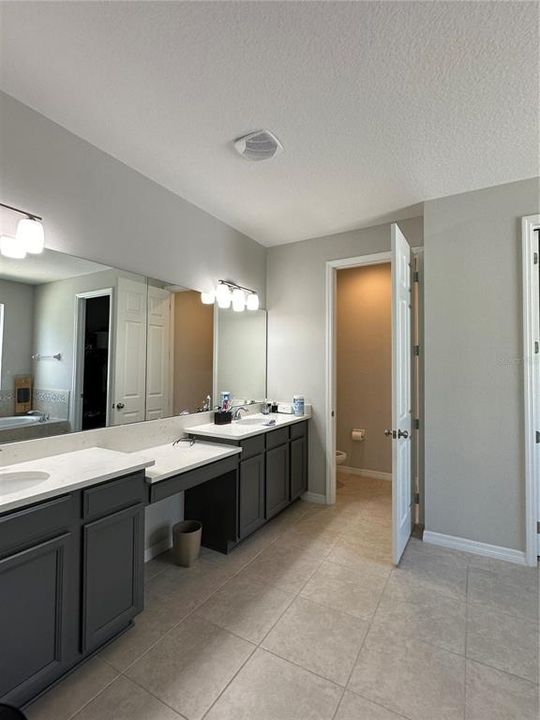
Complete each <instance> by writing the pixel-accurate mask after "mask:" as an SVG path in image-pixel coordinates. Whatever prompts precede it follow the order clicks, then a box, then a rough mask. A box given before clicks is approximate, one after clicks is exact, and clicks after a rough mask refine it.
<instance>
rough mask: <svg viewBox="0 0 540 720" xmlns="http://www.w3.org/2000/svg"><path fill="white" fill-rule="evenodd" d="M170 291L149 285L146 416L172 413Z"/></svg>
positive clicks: (153, 417)
mask: <svg viewBox="0 0 540 720" xmlns="http://www.w3.org/2000/svg"><path fill="white" fill-rule="evenodd" d="M170 314H171V294H170V292H168V291H167V290H162V289H161V288H157V287H152V286H149V287H148V343H147V347H148V350H147V360H146V419H147V420H156V419H157V418H162V417H168V416H169V415H170V414H171V407H170V405H171V393H170V388H169V378H170Z"/></svg>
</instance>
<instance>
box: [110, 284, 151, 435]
mask: <svg viewBox="0 0 540 720" xmlns="http://www.w3.org/2000/svg"><path fill="white" fill-rule="evenodd" d="M115 330H116V333H115V335H116V342H115V362H114V367H115V373H114V394H113V398H114V404H113V408H112V424H113V425H125V424H126V423H131V422H138V421H140V420H144V416H145V387H146V374H145V367H146V283H143V282H137V281H135V280H128V279H127V278H122V277H120V278H118V287H117V303H116V328H115Z"/></svg>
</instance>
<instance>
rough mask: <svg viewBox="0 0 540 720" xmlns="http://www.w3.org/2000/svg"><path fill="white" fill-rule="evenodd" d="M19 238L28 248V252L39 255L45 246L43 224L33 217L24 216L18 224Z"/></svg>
mask: <svg viewBox="0 0 540 720" xmlns="http://www.w3.org/2000/svg"><path fill="white" fill-rule="evenodd" d="M17 240H18V241H19V242H20V243H21V244H22V245H23V247H25V248H26V252H29V253H31V254H32V255H39V253H42V252H43V248H44V247H45V233H44V232H43V225H42V224H41V222H40V221H39V220H36V219H35V218H33V217H27V218H22V220H19V223H18V225H17Z"/></svg>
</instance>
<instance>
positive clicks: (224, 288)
mask: <svg viewBox="0 0 540 720" xmlns="http://www.w3.org/2000/svg"><path fill="white" fill-rule="evenodd" d="M216 300H217V304H218V305H219V307H220V308H222V309H223V310H227V309H228V308H230V307H231V300H232V293H231V290H230V288H229V285H228V284H225V283H224V282H222V281H221V280H220V284H219V285H218V286H217V288H216Z"/></svg>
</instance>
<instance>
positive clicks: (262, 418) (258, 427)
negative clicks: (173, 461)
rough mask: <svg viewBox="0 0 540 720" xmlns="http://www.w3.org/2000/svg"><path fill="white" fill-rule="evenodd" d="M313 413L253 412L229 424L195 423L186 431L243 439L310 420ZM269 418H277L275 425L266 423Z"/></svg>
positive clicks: (208, 435)
mask: <svg viewBox="0 0 540 720" xmlns="http://www.w3.org/2000/svg"><path fill="white" fill-rule="evenodd" d="M310 417H311V415H285V414H280V413H271V414H270V415H263V414H262V413H253V414H250V415H244V416H243V418H242V419H241V420H233V421H232V423H229V425H214V423H207V424H206V425H195V426H194V427H187V428H186V432H187V433H191V434H193V435H202V436H205V437H213V438H218V439H219V438H221V439H223V440H243V439H244V438H249V437H254V436H255V435H261V434H262V433H267V432H271V431H272V430H276V429H278V428H281V427H285V426H287V425H294V424H295V423H298V422H302V421H303V420H309V419H310ZM269 420H275V421H276V422H275V424H274V425H269V426H267V425H264V424H263V423H266V422H268V421H269Z"/></svg>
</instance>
